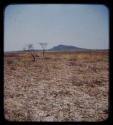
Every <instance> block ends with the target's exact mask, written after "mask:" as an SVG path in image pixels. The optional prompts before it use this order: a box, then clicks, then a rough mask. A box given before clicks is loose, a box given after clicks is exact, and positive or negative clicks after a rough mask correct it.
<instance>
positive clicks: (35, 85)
mask: <svg viewBox="0 0 113 125" xmlns="http://www.w3.org/2000/svg"><path fill="white" fill-rule="evenodd" d="M34 54H35V56H36V61H35V62H33V61H32V56H31V55H30V53H18V54H17V53H15V54H13V53H12V54H5V56H4V110H5V112H4V117H5V119H7V120H10V121H103V120H106V119H107V118H108V115H109V114H108V107H109V103H108V96H109V94H108V93H109V60H108V53H107V52H85V53H84V52H71V53H65V52H59V53H58V52H46V54H45V58H43V56H42V53H40V52H37V53H34ZM37 55H38V56H39V57H38V56H37Z"/></svg>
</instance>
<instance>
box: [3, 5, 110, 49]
mask: <svg viewBox="0 0 113 125" xmlns="http://www.w3.org/2000/svg"><path fill="white" fill-rule="evenodd" d="M41 42H46V43H47V49H49V48H52V47H53V46H57V45H60V44H63V45H73V46H77V47H81V48H88V49H109V9H108V8H107V7H106V6H105V5H98V4H88V5H87V4H12V5H8V6H7V7H6V8H5V11H4V51H16V50H23V48H25V47H26V46H27V45H28V44H33V47H34V49H41V46H40V44H39V43H41Z"/></svg>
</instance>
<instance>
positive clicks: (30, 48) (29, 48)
mask: <svg viewBox="0 0 113 125" xmlns="http://www.w3.org/2000/svg"><path fill="white" fill-rule="evenodd" d="M27 48H28V51H29V52H30V53H31V56H32V58H33V61H35V56H34V55H33V53H32V51H33V49H34V47H33V44H28V46H27Z"/></svg>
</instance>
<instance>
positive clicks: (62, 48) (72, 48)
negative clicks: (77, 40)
mask: <svg viewBox="0 0 113 125" xmlns="http://www.w3.org/2000/svg"><path fill="white" fill-rule="evenodd" d="M89 50H91V49H85V48H79V47H76V46H70V45H58V46H55V47H53V48H51V49H48V51H89Z"/></svg>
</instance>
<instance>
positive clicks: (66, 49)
mask: <svg viewBox="0 0 113 125" xmlns="http://www.w3.org/2000/svg"><path fill="white" fill-rule="evenodd" d="M32 51H34V52H40V51H42V50H38V49H34V50H32ZM46 51H48V52H80V51H81V52H88V51H97V52H101V51H104V52H105V51H107V52H108V51H109V50H108V49H86V48H80V47H76V46H72V45H58V46H54V47H52V48H51V49H47V50H46ZM25 52H28V51H22V50H17V51H9V52H8V51H7V52H5V53H25Z"/></svg>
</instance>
